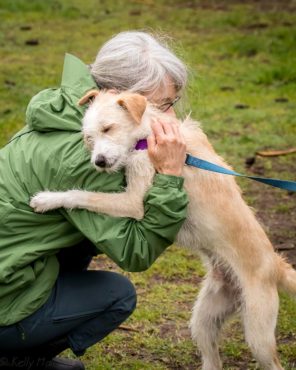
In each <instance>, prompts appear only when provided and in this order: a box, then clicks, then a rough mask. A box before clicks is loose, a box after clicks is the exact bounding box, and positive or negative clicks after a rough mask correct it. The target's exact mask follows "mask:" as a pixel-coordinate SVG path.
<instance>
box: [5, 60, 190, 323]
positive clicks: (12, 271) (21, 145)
mask: <svg viewBox="0 0 296 370" xmlns="http://www.w3.org/2000/svg"><path fill="white" fill-rule="evenodd" d="M93 88H96V84H95V82H94V80H93V79H92V77H91V75H90V73H89V70H88V68H87V66H86V65H85V64H83V63H82V62H81V61H80V60H79V59H77V58H75V57H74V56H71V55H66V58H65V65H64V71H63V77H62V84H61V87H60V88H58V89H47V90H44V91H41V92H40V93H39V94H37V95H36V96H35V97H33V99H32V100H31V102H30V104H29V106H28V109H27V117H26V126H25V127H24V128H23V129H22V130H21V131H20V132H18V133H17V134H16V135H15V136H14V137H13V138H12V140H11V141H10V142H9V143H8V144H7V145H6V146H5V147H4V148H3V149H1V150H0V174H1V176H0V326H6V325H10V324H13V323H16V322H18V321H20V320H21V319H23V318H25V317H27V316H29V315H30V314H32V313H33V312H34V311H35V310H37V309H38V308H39V307H40V306H41V305H42V304H43V303H44V302H45V301H46V300H47V298H48V297H49V294H50V292H51V289H52V287H53V285H54V283H55V281H56V279H57V276H58V273H59V263H58V261H57V258H56V254H57V253H58V252H59V250H60V249H61V248H67V247H70V246H73V245H75V244H77V243H79V242H80V241H82V240H83V239H85V238H87V239H89V240H90V241H91V242H92V243H93V244H94V245H95V247H96V249H97V252H98V254H99V253H105V254H106V255H108V256H109V257H110V258H111V259H112V260H113V261H115V262H116V263H117V264H118V265H119V266H120V267H121V268H123V269H124V270H128V271H142V270H145V269H147V268H148V267H149V266H150V265H151V264H152V263H153V262H154V261H155V259H156V258H157V257H158V256H159V255H160V254H161V253H162V252H163V251H164V250H165V249H166V248H167V247H168V246H169V245H170V244H172V242H173V240H174V238H175V236H176V234H177V232H178V230H179V229H180V227H181V225H182V223H183V221H184V219H185V216H186V205H187V196H186V193H185V192H184V190H183V189H182V185H183V178H179V177H174V176H166V175H160V174H157V175H155V178H154V183H153V186H152V187H151V189H150V190H149V191H148V193H147V194H146V196H145V200H144V202H145V216H144V218H143V220H141V221H136V220H134V219H129V218H114V217H110V216H106V215H102V214H96V213H92V212H88V211H86V210H72V211H69V210H65V209H59V210H55V211H50V212H48V213H45V214H37V213H34V211H33V210H32V209H31V208H30V206H29V201H30V198H31V196H32V195H34V194H35V193H37V192H38V191H41V190H45V189H48V190H68V189H84V190H89V191H105V192H111V191H112V192H114V191H123V190H124V186H125V178H124V172H123V171H121V172H118V173H115V174H106V173H98V172H97V171H96V170H95V169H94V167H93V166H92V165H91V163H90V155H89V153H88V151H87V150H86V148H85V147H84V145H83V140H82V135H81V119H82V116H83V113H84V110H85V108H84V107H80V106H78V105H77V102H78V100H79V99H80V98H81V96H83V95H84V94H85V92H86V91H88V90H90V89H93Z"/></svg>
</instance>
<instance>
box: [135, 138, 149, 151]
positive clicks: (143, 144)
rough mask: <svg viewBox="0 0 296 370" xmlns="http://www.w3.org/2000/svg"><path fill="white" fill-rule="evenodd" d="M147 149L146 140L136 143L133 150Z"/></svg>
mask: <svg viewBox="0 0 296 370" xmlns="http://www.w3.org/2000/svg"><path fill="white" fill-rule="evenodd" d="M147 148H148V145H147V140H146V139H141V140H139V141H138V142H137V144H136V146H135V149H136V150H145V149H147Z"/></svg>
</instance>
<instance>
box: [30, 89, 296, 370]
mask: <svg viewBox="0 0 296 370" xmlns="http://www.w3.org/2000/svg"><path fill="white" fill-rule="evenodd" d="M90 99H91V100H92V103H91V104H90V105H89V107H88V109H87V110H86V113H85V116H84V118H83V124H82V127H83V137H84V141H85V144H86V146H87V147H88V149H89V150H90V153H91V162H92V163H93V165H94V166H95V167H96V168H97V170H98V171H107V172H114V171H117V170H118V169H120V168H123V167H125V170H126V181H127V187H126V191H125V192H122V193H100V192H98V193H95V192H86V191H81V190H69V191H66V192H41V193H39V194H37V195H35V196H34V197H33V198H32V199H31V202H30V205H31V207H33V208H34V210H35V211H36V212H46V211H48V210H51V209H55V208H59V207H65V208H69V209H72V208H83V209H88V210H89V211H92V212H99V213H105V214H108V215H111V216H115V217H131V218H134V219H137V220H140V219H141V218H143V216H144V208H143V198H144V194H145V192H146V191H147V189H148V188H149V187H150V186H151V184H152V181H153V176H154V174H155V170H154V168H153V166H152V164H151V162H150V161H149V157H148V154H147V150H134V148H135V144H136V143H137V141H138V140H141V139H143V138H146V137H147V136H148V135H149V134H150V133H151V127H150V125H151V122H152V121H153V120H154V119H161V120H165V121H167V122H172V120H177V119H176V118H172V117H171V116H170V115H168V114H166V113H163V112H160V111H159V110H158V109H156V108H155V107H154V106H153V105H151V104H150V103H148V102H147V100H146V98H145V97H143V96H141V95H138V94H133V93H128V92H124V93H120V94H111V93H108V92H98V91H96V90H94V91H90V92H88V93H87V94H86V95H85V96H84V97H83V98H82V99H81V100H80V102H79V103H80V104H81V105H82V104H85V103H87V102H89V100H90ZM179 125H180V131H181V133H182V134H183V136H184V138H185V141H186V149H187V152H188V153H190V154H191V155H193V156H197V157H199V158H202V159H205V160H207V161H210V162H213V163H215V164H217V165H220V166H223V167H226V168H229V169H230V167H229V166H228V165H227V164H226V163H225V161H224V160H223V159H222V158H221V157H219V156H218V155H217V154H216V153H215V151H214V149H213V147H212V146H211V144H210V143H209V141H208V139H207V136H206V135H205V134H204V132H203V131H202V129H201V126H200V124H199V123H198V122H195V121H193V120H191V119H190V117H187V118H186V119H185V120H184V121H183V122H179ZM182 175H183V176H184V179H185V181H184V187H185V189H186V191H187V194H188V197H189V205H188V211H187V212H188V213H187V218H186V220H185V222H184V224H183V226H182V227H181V229H180V231H179V233H178V235H177V239H176V243H177V244H178V245H180V246H184V247H188V248H190V249H191V250H192V251H194V252H197V253H198V254H199V255H200V256H201V258H202V260H203V262H204V264H205V266H206V268H207V273H206V276H205V278H204V281H203V283H202V287H201V290H200V292H199V295H198V298H197V301H196V302H195V304H194V308H193V313H192V317H191V321H190V328H191V333H192V338H193V340H194V341H195V342H196V343H197V345H198V347H199V349H200V351H201V355H202V363H203V365H202V369H203V370H221V369H222V364H221V360H220V356H219V350H218V336H219V332H220V329H221V327H222V325H223V323H224V322H225V320H226V319H227V318H229V317H230V316H231V315H232V314H234V313H236V312H239V313H240V315H241V317H242V321H243V325H244V332H245V338H246V341H247V343H248V345H249V347H250V349H251V351H252V353H253V355H254V357H255V358H256V360H257V361H258V362H259V364H260V366H261V367H262V368H263V369H265V370H280V369H283V368H282V366H281V364H280V361H279V358H278V355H277V350H276V339H275V327H276V321H277V314H278V306H279V298H278V288H282V289H283V290H285V291H287V292H289V293H290V294H292V295H296V271H295V270H294V269H293V268H292V266H291V265H290V264H288V263H287V262H286V261H285V260H284V259H283V258H282V257H281V256H280V255H278V254H276V253H275V251H274V249H273V246H272V245H271V243H270V241H269V239H268V237H267V236H266V234H265V232H264V230H263V229H262V227H261V226H260V224H259V222H258V221H257V220H256V218H255V216H254V214H253V212H252V210H251V209H250V208H249V207H248V206H247V204H246V203H245V201H244V200H243V198H242V195H241V191H240V189H239V187H238V185H237V184H236V182H235V180H234V178H233V177H232V176H225V175H222V174H217V173H211V172H208V171H204V170H200V169H196V168H193V167H189V166H184V169H183V174H182Z"/></svg>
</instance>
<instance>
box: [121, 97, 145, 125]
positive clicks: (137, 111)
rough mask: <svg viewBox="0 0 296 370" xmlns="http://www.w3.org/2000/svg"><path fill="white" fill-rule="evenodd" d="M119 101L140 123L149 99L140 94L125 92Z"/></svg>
mask: <svg viewBox="0 0 296 370" xmlns="http://www.w3.org/2000/svg"><path fill="white" fill-rule="evenodd" d="M117 103H118V104H119V105H120V106H121V107H122V108H123V109H125V110H126V111H128V113H129V114H130V115H131V116H132V118H133V120H134V121H135V122H136V123H137V124H138V125H139V124H140V123H141V120H142V116H143V114H144V112H145V109H146V106H147V99H146V98H145V96H142V95H140V94H124V96H123V97H122V98H120V99H119V100H117Z"/></svg>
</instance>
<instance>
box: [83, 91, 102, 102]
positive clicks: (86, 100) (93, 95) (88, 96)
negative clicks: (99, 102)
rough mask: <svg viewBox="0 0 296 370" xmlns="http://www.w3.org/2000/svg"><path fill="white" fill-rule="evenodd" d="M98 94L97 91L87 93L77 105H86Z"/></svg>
mask: <svg viewBox="0 0 296 370" xmlns="http://www.w3.org/2000/svg"><path fill="white" fill-rule="evenodd" d="M99 94H100V91H99V90H90V91H88V92H87V93H86V94H85V95H84V96H83V97H82V98H81V99H80V100H79V101H78V105H84V104H86V103H87V102H88V101H89V100H90V99H92V98H95V97H96V96H98V95H99Z"/></svg>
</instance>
